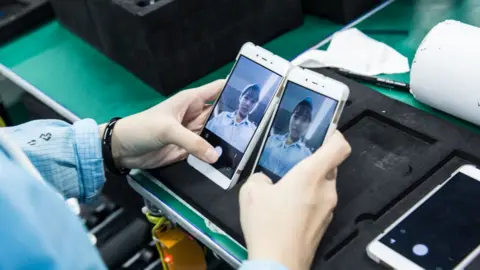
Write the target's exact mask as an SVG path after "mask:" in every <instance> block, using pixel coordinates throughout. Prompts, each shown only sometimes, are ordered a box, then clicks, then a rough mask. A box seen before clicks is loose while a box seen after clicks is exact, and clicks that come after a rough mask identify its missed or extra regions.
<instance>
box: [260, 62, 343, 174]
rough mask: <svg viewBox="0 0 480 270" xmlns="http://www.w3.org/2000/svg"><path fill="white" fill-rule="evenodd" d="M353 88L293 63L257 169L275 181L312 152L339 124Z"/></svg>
mask: <svg viewBox="0 0 480 270" xmlns="http://www.w3.org/2000/svg"><path fill="white" fill-rule="evenodd" d="M349 94H350V91H349V89H348V87H347V86H346V85H345V84H343V83H341V82H338V81H335V80H333V79H331V78H328V77H325V76H323V75H321V74H319V73H316V72H313V71H310V70H308V69H302V68H300V67H294V68H293V69H292V70H291V71H290V72H289V74H288V76H287V78H286V82H285V86H284V88H282V90H281V93H280V96H281V99H280V102H279V103H277V104H276V106H275V112H274V116H273V118H272V119H271V121H270V124H269V126H268V128H267V135H266V136H265V139H264V141H263V144H262V148H261V150H260V153H259V155H258V157H257V161H256V163H255V164H256V165H255V167H254V170H253V171H254V172H263V173H264V174H266V175H267V176H268V177H269V178H270V179H272V181H273V182H274V183H275V182H277V181H278V180H279V179H281V178H282V177H283V176H284V175H285V174H286V173H287V172H288V171H289V170H290V169H291V168H292V167H294V166H295V165H296V164H297V163H299V162H300V161H301V160H303V159H305V158H306V157H308V156H310V155H312V154H313V153H314V152H315V151H316V150H317V149H318V148H319V147H320V146H321V145H322V144H323V142H324V141H325V139H326V138H327V137H328V136H329V135H330V134H331V133H332V132H333V131H335V130H336V128H337V124H338V120H339V118H340V115H341V114H342V110H343V107H344V105H345V102H346V100H347V99H348V96H349Z"/></svg>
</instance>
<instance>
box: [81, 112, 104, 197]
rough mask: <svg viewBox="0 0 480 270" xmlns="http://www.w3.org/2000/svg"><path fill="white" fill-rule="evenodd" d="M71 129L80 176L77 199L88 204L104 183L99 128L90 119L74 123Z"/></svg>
mask: <svg viewBox="0 0 480 270" xmlns="http://www.w3.org/2000/svg"><path fill="white" fill-rule="evenodd" d="M73 127H74V134H75V148H76V149H75V150H76V152H77V155H76V156H77V158H78V159H77V164H78V167H79V174H80V175H79V176H80V177H79V180H80V181H79V185H80V196H79V197H80V198H79V199H80V201H81V202H88V201H90V200H91V199H93V198H94V197H95V196H96V195H97V194H98V193H99V192H100V189H101V188H102V187H103V184H104V183H105V171H104V167H103V158H102V145H101V139H100V135H99V133H98V132H99V128H98V125H97V123H96V122H95V121H93V120H92V119H85V120H82V121H78V122H75V123H74V124H73Z"/></svg>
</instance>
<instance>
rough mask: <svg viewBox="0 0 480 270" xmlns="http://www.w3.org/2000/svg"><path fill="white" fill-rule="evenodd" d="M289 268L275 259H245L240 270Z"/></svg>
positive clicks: (286, 269) (282, 269)
mask: <svg viewBox="0 0 480 270" xmlns="http://www.w3.org/2000/svg"><path fill="white" fill-rule="evenodd" d="M257 269H262V270H289V269H288V268H287V267H285V266H283V265H281V264H279V263H277V262H275V261H260V260H255V261H245V262H244V263H243V264H242V267H240V270H257Z"/></svg>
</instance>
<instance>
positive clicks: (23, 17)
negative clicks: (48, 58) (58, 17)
mask: <svg viewBox="0 0 480 270" xmlns="http://www.w3.org/2000/svg"><path fill="white" fill-rule="evenodd" d="M53 17H54V14H53V10H52V6H51V5H50V3H48V0H0V44H2V43H5V42H7V41H9V40H11V39H12V38H14V37H16V36H18V35H20V34H22V33H24V32H25V31H28V30H30V29H32V28H34V27H36V26H38V25H40V24H42V23H45V22H47V21H49V20H51V19H52V18H53Z"/></svg>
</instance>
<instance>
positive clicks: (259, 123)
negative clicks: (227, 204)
mask: <svg viewBox="0 0 480 270" xmlns="http://www.w3.org/2000/svg"><path fill="white" fill-rule="evenodd" d="M236 60H237V61H236V63H235V65H234V67H233V69H232V71H231V73H230V75H229V76H228V78H227V81H226V84H225V87H224V89H223V90H222V92H221V93H220V95H219V97H218V99H217V101H216V102H215V105H214V109H213V111H212V113H211V115H210V116H209V117H208V120H207V122H206V124H205V126H204V128H203V130H202V132H201V134H200V136H201V137H203V138H204V139H205V140H207V141H208V142H209V143H210V144H211V145H212V146H214V147H215V149H216V151H217V153H218V154H219V159H218V161H217V162H216V163H215V164H208V163H206V162H203V161H201V160H199V159H198V158H196V157H194V156H192V155H190V156H189V157H188V158H187V162H188V164H190V165H191V166H192V167H194V168H195V169H197V170H198V171H199V172H201V173H202V174H203V175H205V176H207V177H208V178H209V179H210V180H212V181H213V182H215V183H216V184H217V185H219V186H220V187H222V188H223V189H229V188H231V187H233V186H234V185H235V184H236V182H237V180H238V178H239V177H240V174H241V172H242V170H243V168H244V167H245V165H246V163H247V161H248V159H249V157H250V155H251V154H252V151H253V149H254V147H255V145H256V144H257V142H258V140H259V139H260V135H261V133H262V132H263V130H264V129H265V126H266V125H267V123H268V120H269V117H270V116H271V114H272V111H273V107H274V106H272V104H275V103H276V102H278V100H277V99H278V98H277V99H276V96H277V91H278V89H279V88H280V86H281V85H282V83H283V80H284V78H285V76H286V75H287V72H288V70H289V69H290V66H291V65H290V62H288V61H287V60H285V59H283V58H281V57H279V56H276V55H274V54H273V53H271V52H269V51H267V50H265V49H263V48H261V47H258V46H255V45H253V44H252V43H246V44H245V45H243V47H242V49H241V50H240V53H239V54H238V56H237V58H236Z"/></svg>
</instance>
